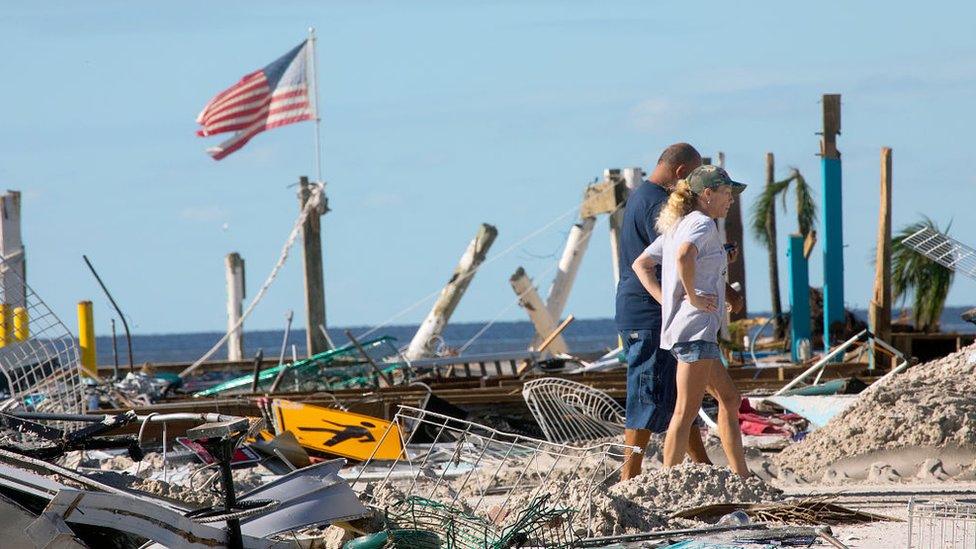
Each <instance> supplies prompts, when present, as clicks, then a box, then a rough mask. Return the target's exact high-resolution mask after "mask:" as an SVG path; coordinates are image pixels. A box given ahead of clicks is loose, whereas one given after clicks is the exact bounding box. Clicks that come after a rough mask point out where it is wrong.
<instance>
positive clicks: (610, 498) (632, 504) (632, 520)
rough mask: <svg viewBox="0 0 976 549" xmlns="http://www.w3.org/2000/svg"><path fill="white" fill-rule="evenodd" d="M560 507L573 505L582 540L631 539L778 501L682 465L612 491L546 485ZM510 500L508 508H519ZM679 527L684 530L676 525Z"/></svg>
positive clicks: (734, 480)
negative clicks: (680, 515) (700, 516)
mask: <svg viewBox="0 0 976 549" xmlns="http://www.w3.org/2000/svg"><path fill="white" fill-rule="evenodd" d="M564 488H565V492H564V494H563V497H562V498H561V501H563V502H574V505H573V507H574V508H575V509H576V511H577V513H576V516H575V518H574V520H573V528H574V530H576V531H577V532H578V533H579V534H581V535H583V534H584V533H585V530H586V529H587V527H588V526H589V527H590V528H591V529H592V534H593V535H596V536H611V535H619V534H636V533H640V532H648V531H652V530H661V529H666V528H670V527H673V526H675V523H674V521H672V520H671V519H670V518H669V517H670V516H671V515H672V514H674V513H675V512H677V511H681V510H683V509H689V508H693V507H700V506H702V505H711V504H715V503H757V502H764V501H776V500H779V499H780V497H781V495H780V492H779V490H776V489H775V488H773V487H771V486H769V485H768V484H766V483H765V482H763V481H762V480H761V479H759V478H757V477H751V478H748V479H743V478H741V477H739V476H738V475H736V474H735V473H733V472H732V471H731V470H730V469H728V468H726V467H717V466H714V465H701V464H697V463H683V464H681V465H678V466H676V467H669V468H666V469H654V470H650V471H647V472H645V473H644V474H642V475H639V476H637V477H635V478H632V479H630V480H628V481H625V482H618V483H617V484H614V485H612V486H609V487H606V486H593V485H591V484H589V483H588V482H586V481H585V480H576V481H572V482H570V483H569V484H568V485H566V486H565V487H564V486H561V485H551V486H549V487H547V490H546V491H547V492H548V493H551V494H553V495H555V494H556V493H558V492H560V491H561V490H563V489H564ZM524 503H525V501H524V500H522V499H521V498H517V497H513V498H512V506H513V508H517V507H518V506H520V505H524ZM679 525H681V526H683V525H684V524H683V523H682V524H679Z"/></svg>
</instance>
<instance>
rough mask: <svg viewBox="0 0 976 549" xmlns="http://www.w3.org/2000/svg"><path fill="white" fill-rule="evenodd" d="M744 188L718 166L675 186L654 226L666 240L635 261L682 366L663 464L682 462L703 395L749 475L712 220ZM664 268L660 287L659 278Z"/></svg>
mask: <svg viewBox="0 0 976 549" xmlns="http://www.w3.org/2000/svg"><path fill="white" fill-rule="evenodd" d="M745 187H746V186H745V185H743V184H742V183H737V182H735V181H732V179H731V178H730V177H729V174H727V173H726V172H725V170H723V169H722V168H719V167H716V166H701V167H700V168H697V169H695V170H694V171H692V172H691V173H690V174H689V175H688V178H687V179H684V180H682V181H679V182H678V186H677V188H676V189H675V190H674V192H672V193H671V196H670V197H669V198H668V203H667V205H666V206H664V208H662V210H661V214H660V216H659V217H658V220H657V229H658V232H659V233H660V235H661V236H659V237H658V238H657V240H655V241H654V242H652V243H651V245H650V246H648V248H647V249H646V250H644V253H643V254H641V255H640V257H638V258H637V260H636V261H634V264H633V268H634V273H635V274H636V275H637V277H638V278H639V279H640V281H641V283H642V284H643V285H644V287H645V288H646V289H647V291H648V292H650V294H651V295H652V296H654V299H657V300H658V302H660V303H661V309H662V326H661V348H662V349H665V350H670V351H671V353H672V354H673V355H674V356H675V358H676V359H677V360H678V370H677V387H678V396H677V402H676V403H675V407H674V415H672V416H671V423H670V424H669V425H668V434H667V436H666V437H665V439H664V465H665V467H670V466H673V465H677V464H678V463H680V462H681V461H682V460H683V459H684V456H685V450H686V448H685V446H687V444H688V433H689V432H690V430H691V428H692V423H693V422H694V420H695V417H696V416H697V415H698V410H699V409H700V408H701V404H702V399H703V398H704V396H705V391H708V392H709V393H711V394H712V396H714V397H715V399H716V400H718V405H719V411H718V432H719V437H720V438H721V439H722V448H723V449H724V450H725V455H726V457H727V458H728V461H729V467H731V469H732V470H733V471H735V472H736V473H737V474H739V475H741V476H743V477H746V476H749V470H748V469H747V468H746V461H745V456H744V454H743V451H742V432H741V431H740V429H739V405H740V404H741V401H742V397H741V395H740V394H739V391H738V390H737V389H736V388H735V384H734V383H733V382H732V378H731V377H730V376H729V373H728V372H727V371H726V370H725V367H724V366H723V365H722V362H721V361H720V360H719V348H718V332H719V329H720V327H721V324H722V321H723V318H724V314H723V312H724V310H725V271H726V269H727V266H728V258H727V253H726V250H725V246H724V244H725V243H724V242H722V241H721V239H720V238H719V233H718V228H717V227H716V225H715V220H716V219H718V218H721V217H725V215H726V214H727V213H728V211H729V206H731V205H732V202H733V200H735V198H734V197H735V195H737V194H739V193H740V192H742V190H743V189H745ZM657 265H661V282H658V280H657V277H656V276H654V272H655V267H656V266H657Z"/></svg>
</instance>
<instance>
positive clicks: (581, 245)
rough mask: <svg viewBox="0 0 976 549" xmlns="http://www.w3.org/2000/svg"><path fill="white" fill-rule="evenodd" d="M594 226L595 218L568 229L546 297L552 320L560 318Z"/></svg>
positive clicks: (588, 218) (586, 219)
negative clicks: (561, 253) (554, 275)
mask: <svg viewBox="0 0 976 549" xmlns="http://www.w3.org/2000/svg"><path fill="white" fill-rule="evenodd" d="M595 226H596V218H595V217H587V218H585V219H583V220H582V221H580V222H579V223H577V224H575V225H573V226H572V228H570V229H569V236H568V237H566V246H565V247H564V248H563V255H562V257H560V258H559V265H558V266H557V267H556V277H555V278H554V279H553V281H552V286H551V287H550V288H549V295H547V296H546V308H547V309H549V315H550V316H552V318H562V315H563V310H564V309H565V308H566V301H567V300H568V299H569V292H570V290H572V289H573V282H574V281H575V280H576V273H577V272H578V271H579V267H580V264H581V263H582V262H583V254H585V253H586V248H587V246H589V244H590V236H592V234H593V227H595Z"/></svg>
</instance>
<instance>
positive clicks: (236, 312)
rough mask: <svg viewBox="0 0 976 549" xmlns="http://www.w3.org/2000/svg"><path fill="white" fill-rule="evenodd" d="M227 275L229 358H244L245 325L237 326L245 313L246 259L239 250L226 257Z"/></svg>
mask: <svg viewBox="0 0 976 549" xmlns="http://www.w3.org/2000/svg"><path fill="white" fill-rule="evenodd" d="M224 266H225V267H226V275H227V331H228V332H229V333H230V336H229V337H228V338H227V360H244V326H237V323H238V322H240V320H241V315H242V314H243V313H244V288H245V286H244V260H243V259H241V256H240V254H238V253H237V252H233V253H229V254H227V256H226V257H225V258H224Z"/></svg>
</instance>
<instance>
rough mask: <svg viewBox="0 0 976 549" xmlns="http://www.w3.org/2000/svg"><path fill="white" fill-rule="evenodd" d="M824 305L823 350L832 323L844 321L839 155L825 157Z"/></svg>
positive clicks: (822, 219) (822, 220) (821, 221)
mask: <svg viewBox="0 0 976 549" xmlns="http://www.w3.org/2000/svg"><path fill="white" fill-rule="evenodd" d="M821 163H822V164H821V165H822V171H823V192H822V193H821V196H823V207H822V208H820V216H821V218H820V226H821V227H822V228H823V229H822V230H823V277H824V285H823V302H824V305H823V308H824V315H823V318H824V325H823V330H824V349H829V348H830V325H831V324H833V323H835V322H840V323H843V322H844V231H843V200H842V197H841V177H840V158H826V157H825V158H823V159H822V160H821Z"/></svg>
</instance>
